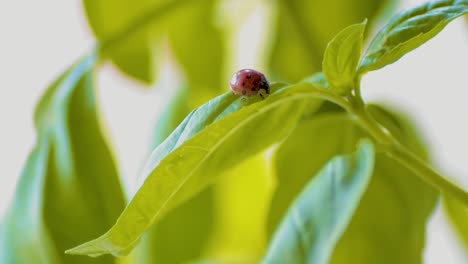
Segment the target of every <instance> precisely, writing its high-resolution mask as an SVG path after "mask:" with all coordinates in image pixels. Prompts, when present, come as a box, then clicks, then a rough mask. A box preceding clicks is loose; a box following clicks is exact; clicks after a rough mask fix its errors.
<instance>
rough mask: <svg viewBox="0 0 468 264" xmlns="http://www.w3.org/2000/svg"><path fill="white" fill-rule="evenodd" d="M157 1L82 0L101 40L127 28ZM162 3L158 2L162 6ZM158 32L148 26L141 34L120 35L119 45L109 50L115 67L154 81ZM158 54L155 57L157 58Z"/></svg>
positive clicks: (89, 21)
mask: <svg viewBox="0 0 468 264" xmlns="http://www.w3.org/2000/svg"><path fill="white" fill-rule="evenodd" d="M153 2H155V1H150V0H140V1H125V0H124V1H118V2H115V1H108V0H83V6H84V9H85V11H86V17H87V18H88V23H89V25H90V27H91V29H92V31H93V33H94V35H95V36H96V38H97V40H98V41H100V42H105V41H107V40H108V39H112V38H114V37H115V36H117V35H118V34H120V33H121V32H122V31H123V30H125V29H126V28H127V27H128V26H129V25H130V24H131V23H132V22H133V21H134V20H136V19H137V18H138V17H140V16H141V15H142V14H144V13H145V11H146V10H147V9H148V8H149V7H152V5H151V4H152V3H153ZM160 5H161V4H160V3H159V5H158V4H155V6H156V7H157V6H160ZM158 37H159V36H158V35H157V34H154V33H153V34H152V32H150V31H149V30H148V29H141V30H140V31H139V32H138V33H136V34H132V35H129V36H125V37H124V38H119V41H120V42H121V43H119V44H118V45H115V44H114V45H115V46H114V47H111V48H110V49H108V50H106V51H105V52H106V54H107V55H108V56H109V57H110V58H111V59H112V61H113V62H114V63H115V64H116V66H117V67H118V68H119V69H120V70H122V71H123V72H125V73H127V74H128V75H130V76H132V77H134V78H136V79H138V80H141V81H144V82H147V83H149V82H152V81H153V79H154V78H153V75H154V73H155V72H156V71H157V69H155V68H153V67H154V66H155V65H156V64H155V63H154V62H153V60H156V59H157V56H158V53H157V52H156V51H157V48H158V47H157V46H155V45H154V43H155V42H156V40H157V39H158ZM155 56H156V57H155Z"/></svg>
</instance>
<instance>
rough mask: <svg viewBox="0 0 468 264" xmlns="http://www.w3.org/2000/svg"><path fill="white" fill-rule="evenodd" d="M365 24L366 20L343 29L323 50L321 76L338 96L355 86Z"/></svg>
mask: <svg viewBox="0 0 468 264" xmlns="http://www.w3.org/2000/svg"><path fill="white" fill-rule="evenodd" d="M366 24H367V20H365V21H364V22H362V23H360V24H354V25H351V26H349V27H347V28H345V29H343V30H342V31H340V32H339V33H338V34H337V35H336V36H335V37H334V38H333V39H332V40H331V41H330V42H329V43H328V46H327V49H326V50H325V54H324V58H323V63H322V69H323V74H324V75H325V78H326V79H327V82H328V84H329V85H330V87H331V89H333V90H334V91H335V92H337V93H338V94H346V93H349V92H351V90H352V89H353V88H354V86H355V81H356V76H357V67H358V64H359V60H360V59H361V51H362V45H363V41H364V30H365V28H366Z"/></svg>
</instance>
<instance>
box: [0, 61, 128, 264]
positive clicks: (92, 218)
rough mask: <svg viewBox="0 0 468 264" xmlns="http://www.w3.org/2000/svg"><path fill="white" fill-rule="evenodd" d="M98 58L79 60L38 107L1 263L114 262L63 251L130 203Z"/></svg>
mask: <svg viewBox="0 0 468 264" xmlns="http://www.w3.org/2000/svg"><path fill="white" fill-rule="evenodd" d="M96 61H97V58H96V56H95V55H94V54H93V55H91V56H89V57H86V58H85V59H83V60H82V61H80V62H79V63H77V64H76V65H74V66H73V67H72V68H70V70H68V71H67V72H65V73H64V74H63V75H62V76H61V77H60V78H58V80H57V81H56V82H55V83H54V84H52V85H51V86H50V88H49V89H48V90H47V92H46V93H45V94H44V96H43V97H42V99H41V101H40V103H39V104H38V107H37V109H36V115H35V125H36V130H37V133H38V137H37V143H36V146H35V147H34V150H33V152H32V154H31V155H30V157H29V159H28V161H27V163H26V165H25V168H24V170H23V173H22V175H21V178H20V181H19V183H18V187H17V190H16V194H15V197H14V199H13V204H12V205H11V207H10V209H9V211H8V213H7V217H6V220H5V222H4V223H3V225H4V226H3V229H4V232H3V233H2V234H1V237H0V241H1V244H2V246H1V247H0V262H1V263H114V260H113V259H112V258H109V257H105V258H102V259H99V260H93V259H88V258H82V257H74V256H70V255H65V254H64V251H65V249H67V248H69V247H70V246H72V245H76V243H78V242H79V241H83V240H85V239H90V238H92V237H95V236H96V235H97V234H100V233H102V232H103V231H105V230H106V229H108V228H109V227H110V226H111V225H112V224H113V223H114V222H115V220H116V219H117V217H118V215H119V213H120V212H121V211H122V210H123V208H124V205H125V201H124V197H123V193H122V190H121V187H120V182H119V178H118V174H117V170H116V167H115V164H114V162H113V160H112V155H111V153H110V150H109V148H108V146H107V144H106V142H105V139H104V138H103V136H102V134H101V129H100V124H99V120H98V115H97V109H96V107H97V106H96V100H95V98H94V88H93V80H92V71H93V68H94V65H95V64H96ZM103 190H105V191H103ZM69 226H73V228H69Z"/></svg>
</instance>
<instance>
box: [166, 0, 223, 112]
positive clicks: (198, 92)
mask: <svg viewBox="0 0 468 264" xmlns="http://www.w3.org/2000/svg"><path fill="white" fill-rule="evenodd" d="M216 3H217V1H216V0H198V1H192V2H190V3H188V4H185V5H183V6H181V8H179V9H178V10H177V11H176V12H174V14H173V15H172V17H171V19H170V22H169V24H170V29H169V31H168V34H169V41H170V44H171V47H172V49H173V51H174V53H175V56H176V58H177V61H178V62H179V63H180V65H181V66H182V69H183V70H184V72H185V75H186V78H187V81H188V83H189V84H190V86H189V87H188V88H190V89H192V90H193V91H195V92H192V93H191V94H190V96H191V97H192V98H191V99H192V100H194V98H193V97H199V99H198V100H196V103H195V105H194V107H198V106H199V105H200V104H201V103H204V102H206V101H208V100H210V99H211V98H213V97H214V96H217V95H219V94H220V93H222V92H225V88H224V87H225V86H224V85H223V84H224V83H225V82H223V81H224V80H222V79H221V76H222V74H221V73H222V70H223V64H224V57H223V55H224V43H223V39H222V32H221V31H220V30H219V29H218V28H217V27H215V25H214V23H213V20H214V18H213V14H214V13H215V11H216V10H215V5H216ZM181 18H182V19H181ZM220 87H221V88H222V89H220ZM223 88H224V89H223Z"/></svg>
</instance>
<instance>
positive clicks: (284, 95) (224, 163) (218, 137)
mask: <svg viewBox="0 0 468 264" xmlns="http://www.w3.org/2000/svg"><path fill="white" fill-rule="evenodd" d="M278 88H279V87H278V86H277V85H272V87H271V89H272V91H274V92H273V94H272V95H270V96H269V97H268V99H266V100H263V101H261V102H257V103H253V104H250V105H248V106H245V107H241V104H240V102H239V99H238V97H237V96H234V95H232V94H231V93H227V94H225V95H222V96H219V97H217V98H215V99H213V100H212V101H210V102H208V103H206V104H205V105H203V106H201V107H200V108H198V109H197V110H195V111H193V112H192V113H191V114H189V115H188V116H187V118H186V119H185V120H184V121H183V122H182V123H181V124H180V125H179V127H178V128H177V129H176V130H175V131H174V132H173V133H172V135H171V136H169V137H168V138H167V139H166V140H165V141H164V142H163V143H162V144H161V145H159V146H158V148H156V150H155V151H154V152H153V154H152V157H151V158H150V161H149V165H148V167H147V170H146V172H145V173H144V175H146V176H147V177H146V180H145V182H144V183H143V185H142V186H141V188H140V189H139V191H138V192H137V193H136V195H135V196H134V197H133V199H132V201H131V202H130V204H129V205H128V206H127V208H126V209H125V211H124V212H123V213H122V215H121V216H120V218H119V219H118V221H117V223H116V225H114V227H112V228H111V229H110V230H109V231H108V232H107V233H105V234H104V235H102V236H101V237H99V238H97V239H95V240H93V241H89V242H87V243H85V244H83V245H80V246H78V247H76V248H74V249H71V250H68V253H70V254H83V255H89V256H99V255H102V254H107V253H111V254H114V255H123V254H127V253H129V251H130V250H131V249H132V248H133V247H134V246H135V245H136V243H137V242H138V239H139V238H140V236H141V235H142V234H143V233H144V232H145V231H146V230H147V229H148V228H149V227H150V226H151V225H152V224H154V223H156V222H157V221H159V220H160V219H161V218H162V216H164V215H165V214H166V213H167V212H168V211H169V210H170V209H172V208H174V207H176V206H177V205H180V204H181V203H183V202H184V201H186V200H187V199H189V198H191V197H193V196H194V195H195V194H196V193H198V192H200V191H201V190H203V189H204V188H206V187H207V186H208V185H210V184H212V183H213V182H214V181H215V180H216V179H217V178H218V176H219V174H220V173H221V172H223V171H224V170H227V169H229V168H231V167H233V166H234V165H236V164H237V163H239V162H240V161H242V160H244V159H246V158H248V157H250V156H252V155H254V154H255V153H259V152H260V151H261V150H264V149H265V148H266V147H268V146H269V145H271V144H273V143H275V142H277V141H278V140H280V139H282V138H283V137H284V136H285V135H287V134H288V133H289V131H290V130H291V128H292V127H293V126H294V124H295V123H296V121H297V119H298V118H299V117H300V115H301V113H302V111H303V105H304V104H303V103H302V102H304V98H305V96H304V94H306V93H307V92H309V91H310V89H311V85H310V84H306V83H302V84H298V85H292V86H288V87H285V88H284V89H280V90H277V89H278ZM275 90H277V91H275ZM271 120H281V122H271ZM272 131H274V133H272ZM245 144H248V147H246V146H245ZM232 153H236V155H232Z"/></svg>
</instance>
